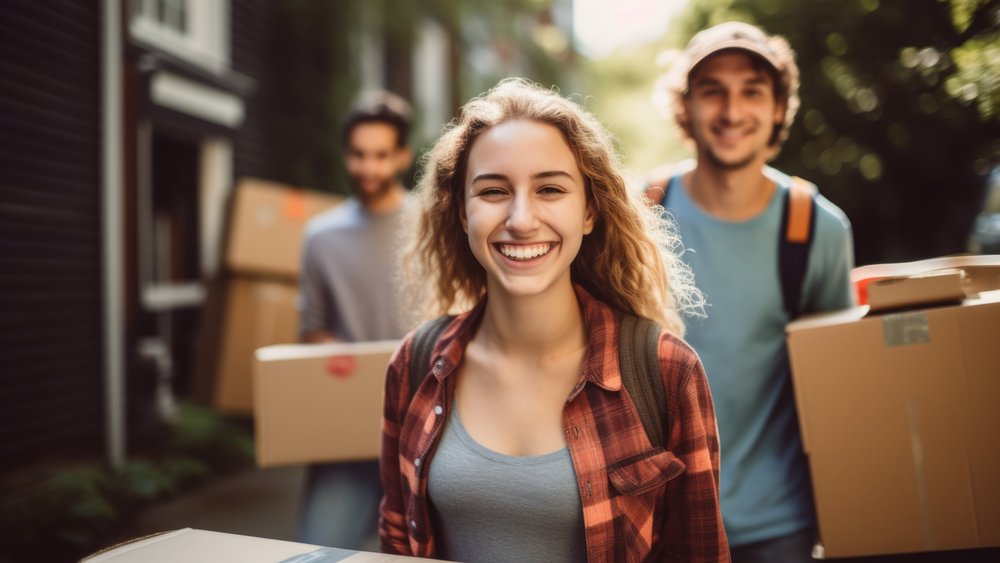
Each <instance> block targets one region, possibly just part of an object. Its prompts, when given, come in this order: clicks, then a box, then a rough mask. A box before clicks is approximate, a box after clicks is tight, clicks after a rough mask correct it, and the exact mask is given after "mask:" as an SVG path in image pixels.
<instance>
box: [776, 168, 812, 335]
mask: <svg viewBox="0 0 1000 563" xmlns="http://www.w3.org/2000/svg"><path fill="white" fill-rule="evenodd" d="M815 194H816V186H814V185H813V184H810V183H809V182H806V181H805V180H803V179H801V178H797V177H796V178H792V186H791V188H789V189H788V190H786V191H785V197H784V201H783V202H782V208H781V230H780V231H779V236H778V272H779V274H780V276H781V295H782V299H783V300H784V302H785V310H786V311H788V316H789V318H792V319H794V318H797V317H798V316H799V315H800V314H802V310H801V308H802V283H803V282H804V281H805V278H806V269H807V268H808V266H809V251H810V249H811V248H812V241H813V236H814V234H815V232H816V221H815V217H816V199H815V197H814V196H815Z"/></svg>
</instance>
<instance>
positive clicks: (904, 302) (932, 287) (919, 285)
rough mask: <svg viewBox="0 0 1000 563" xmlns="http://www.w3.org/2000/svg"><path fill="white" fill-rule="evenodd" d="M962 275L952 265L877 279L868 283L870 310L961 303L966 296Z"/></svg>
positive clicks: (876, 311)
mask: <svg viewBox="0 0 1000 563" xmlns="http://www.w3.org/2000/svg"><path fill="white" fill-rule="evenodd" d="M963 278H964V273H963V272H962V271H961V270H955V269H950V270H938V271H934V272H928V273H924V274H917V275H913V276H894V277H888V278H882V279H879V280H875V281H874V282H872V283H871V284H870V285H869V286H868V306H869V312H870V313H878V312H882V311H888V310H894V309H906V308H913V307H920V306H923V305H931V304H939V303H958V302H960V301H962V299H964V298H965V290H964V289H963V288H962V281H963Z"/></svg>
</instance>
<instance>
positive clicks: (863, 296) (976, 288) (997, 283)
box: [851, 255, 1000, 305]
mask: <svg viewBox="0 0 1000 563" xmlns="http://www.w3.org/2000/svg"><path fill="white" fill-rule="evenodd" d="M950 269H957V270H962V271H963V272H965V277H964V278H963V282H962V285H963V288H964V289H965V293H966V296H967V297H975V295H976V294H977V293H979V292H980V291H989V290H992V289H997V288H1000V255H967V256H943V257H940V258H930V259H927V260H918V261H915V262H900V263H895V264H870V265H868V266H858V267H857V268H854V269H853V270H852V271H851V281H852V282H853V283H854V287H855V288H856V289H857V293H858V303H859V304H861V305H865V304H867V303H868V286H869V285H871V284H873V283H877V281H878V280H880V279H883V278H893V277H901V276H915V275H920V274H927V273H931V272H936V271H941V270H950Z"/></svg>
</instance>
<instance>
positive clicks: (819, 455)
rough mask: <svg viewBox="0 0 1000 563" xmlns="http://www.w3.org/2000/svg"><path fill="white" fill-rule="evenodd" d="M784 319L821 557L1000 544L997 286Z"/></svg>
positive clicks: (999, 297)
mask: <svg viewBox="0 0 1000 563" xmlns="http://www.w3.org/2000/svg"><path fill="white" fill-rule="evenodd" d="M866 313H867V307H857V308H854V309H848V310H844V311H839V312H834V313H830V314H826V315H820V316H816V317H813V318H807V319H802V320H799V321H796V322H794V323H792V324H790V325H789V327H788V348H789V354H790V357H791V365H792V379H793V383H794V387H795V398H796V403H797V406H798V414H799V422H800V425H801V430H802V439H803V446H804V448H805V452H806V455H807V456H808V459H809V467H810V471H811V473H812V479H813V489H814V494H815V499H816V508H817V514H818V518H819V535H820V544H819V545H817V550H816V552H815V553H814V555H816V556H820V557H822V556H827V557H846V556H861V555H877V554H891V553H906V552H920V551H938V550H953V549H966V548H978V547H994V546H1000V479H997V476H998V475H1000V448H998V447H997V432H998V429H1000V346H998V342H1000V340H998V338H1000V291H991V292H983V293H981V294H980V298H978V299H967V300H965V301H964V302H962V303H960V304H958V305H952V306H945V307H931V308H925V309H920V310H915V311H910V312H906V313H900V314H887V315H868V316H866Z"/></svg>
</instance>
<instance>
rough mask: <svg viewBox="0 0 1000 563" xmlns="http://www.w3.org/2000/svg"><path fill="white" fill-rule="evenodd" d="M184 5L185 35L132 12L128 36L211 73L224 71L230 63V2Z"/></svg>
mask: <svg viewBox="0 0 1000 563" xmlns="http://www.w3.org/2000/svg"><path fill="white" fill-rule="evenodd" d="M186 6H187V10H188V14H187V32H186V33H181V32H179V31H177V30H175V29H172V28H170V27H167V26H164V25H162V24H160V23H159V22H158V21H156V20H155V19H152V18H148V17H146V16H144V15H143V14H142V13H141V12H135V13H133V15H132V19H131V21H129V34H130V35H131V37H132V39H134V40H136V41H138V42H140V43H144V44H146V45H148V46H151V47H155V48H157V49H159V50H161V51H164V52H167V53H170V54H171V55H174V56H176V57H179V58H182V59H184V60H186V61H188V62H190V63H193V64H195V65H198V66H200V67H202V68H206V69H208V70H210V71H212V72H215V73H221V72H223V71H225V70H226V69H228V68H229V60H230V47H229V0H197V1H193V2H188V3H187V4H186Z"/></svg>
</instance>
